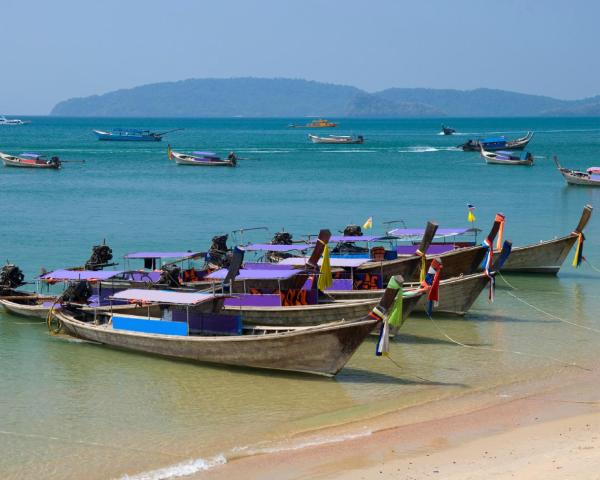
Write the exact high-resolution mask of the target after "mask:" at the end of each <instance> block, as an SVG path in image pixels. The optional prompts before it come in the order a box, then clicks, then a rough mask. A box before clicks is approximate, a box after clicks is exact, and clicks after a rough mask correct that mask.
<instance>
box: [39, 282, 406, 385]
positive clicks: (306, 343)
mask: <svg viewBox="0 0 600 480" xmlns="http://www.w3.org/2000/svg"><path fill="white" fill-rule="evenodd" d="M400 288H401V282H400ZM397 291H398V289H397V288H395V287H390V288H388V291H386V294H385V295H384V296H383V297H382V299H381V302H380V303H379V305H378V306H377V307H376V308H375V309H374V310H373V312H372V314H370V316H367V317H365V318H364V319H361V320H359V321H353V322H346V321H340V322H335V323H328V324H323V325H317V326H311V327H266V326H244V325H243V323H242V322H241V319H240V318H239V317H238V316H234V315H222V314H221V313H220V311H219V310H218V308H216V309H215V310H213V312H212V313H210V314H206V313H202V312H198V311H197V310H196V308H197V307H198V306H199V305H200V304H202V303H210V304H214V305H215V306H217V305H218V303H217V301H218V300H220V299H219V297H217V296H215V295H212V294H201V293H187V294H184V293H181V292H169V291H156V290H125V291H123V292H119V293H117V294H115V295H114V298H115V299H120V300H126V301H130V302H139V303H142V302H143V303H144V304H147V305H149V304H151V303H153V304H160V305H161V307H162V308H161V310H162V313H161V315H160V316H152V315H148V314H147V311H146V310H147V308H146V307H140V308H139V309H138V310H137V311H136V312H134V313H133V314H129V315H122V314H114V313H112V312H110V311H109V312H82V311H80V310H76V309H67V308H64V309H62V310H59V311H57V312H53V316H54V317H55V318H54V321H53V322H49V323H50V324H51V325H53V327H54V331H58V330H62V331H64V332H65V333H67V334H69V335H72V336H75V337H77V338H82V339H84V340H89V341H93V342H96V343H101V344H105V345H108V346H112V347H116V348H121V349H127V350H133V351H138V352H142V353H147V354H153V355H159V356H164V357H171V358H178V359H185V360H193V361H197V362H203V363H209V364H222V365H230V366H236V367H250V368H258V369H268V370H284V371H293V372H301V373H311V374H317V375H325V376H334V375H336V374H337V373H338V372H339V371H340V370H341V369H342V368H343V367H344V365H345V364H346V363H347V361H348V360H349V359H350V357H351V356H352V355H353V354H354V352H355V351H356V349H357V348H358V347H359V346H360V345H361V343H362V342H363V341H364V340H365V338H366V337H367V336H368V335H369V334H370V332H371V331H372V330H373V328H374V327H375V326H376V325H377V324H378V323H380V322H381V321H382V320H384V319H385V314H386V312H388V311H389V309H390V308H391V307H392V306H393V304H394V301H395V299H396V294H397ZM384 321H385V320H384ZM57 323H58V325H57Z"/></svg>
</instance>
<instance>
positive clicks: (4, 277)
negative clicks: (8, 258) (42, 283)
mask: <svg viewBox="0 0 600 480" xmlns="http://www.w3.org/2000/svg"><path fill="white" fill-rule="evenodd" d="M23 280H25V275H23V272H22V271H21V269H20V268H19V267H17V266H16V265H13V264H12V263H7V264H6V265H4V266H3V267H2V269H0V292H2V291H4V290H13V289H15V288H18V287H20V286H21V285H25V282H24V281H23Z"/></svg>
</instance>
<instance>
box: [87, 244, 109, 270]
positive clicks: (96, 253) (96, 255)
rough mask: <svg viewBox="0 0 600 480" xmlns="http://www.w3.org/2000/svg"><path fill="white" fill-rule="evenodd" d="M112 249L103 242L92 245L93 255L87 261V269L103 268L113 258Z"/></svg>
mask: <svg viewBox="0 0 600 480" xmlns="http://www.w3.org/2000/svg"><path fill="white" fill-rule="evenodd" d="M112 258H113V256H112V249H111V248H110V247H109V246H108V245H106V244H105V243H103V244H102V245H94V246H93V247H92V255H91V257H90V259H89V260H88V261H87V262H85V269H86V270H102V268H104V267H105V266H107V265H108V262H110V261H111V260H112Z"/></svg>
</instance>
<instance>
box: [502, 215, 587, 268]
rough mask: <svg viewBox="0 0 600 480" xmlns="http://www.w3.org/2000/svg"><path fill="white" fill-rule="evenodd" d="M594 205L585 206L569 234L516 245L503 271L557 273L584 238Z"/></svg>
mask: <svg viewBox="0 0 600 480" xmlns="http://www.w3.org/2000/svg"><path fill="white" fill-rule="evenodd" d="M592 210H593V208H592V206H591V205H586V206H585V207H584V208H583V212H582V213H581V217H580V219H579V223H578V224H577V226H576V227H575V230H573V232H571V233H570V234H569V235H565V236H563V237H559V238H555V239H553V240H545V241H540V242H539V243H534V244H532V245H526V246H523V247H514V248H513V249H512V252H511V254H510V257H509V258H508V259H507V260H506V262H505V263H504V265H503V266H502V268H501V269H500V270H501V271H502V272H514V273H549V274H553V275H556V274H557V273H558V271H559V270H560V268H561V266H562V264H563V263H564V261H565V259H566V258H567V255H568V254H569V252H570V251H571V249H572V248H573V245H575V243H576V242H577V241H579V240H580V239H581V241H582V239H583V230H584V229H585V227H586V225H587V224H588V222H589V220H590V218H591V216H592Z"/></svg>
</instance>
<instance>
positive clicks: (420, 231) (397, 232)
mask: <svg viewBox="0 0 600 480" xmlns="http://www.w3.org/2000/svg"><path fill="white" fill-rule="evenodd" d="M476 231H478V230H477V229H474V228H438V229H437V232H436V233H435V236H436V237H437V238H439V237H453V236H456V235H463V234H465V233H471V232H473V233H474V232H476ZM389 234H390V235H394V236H396V237H419V238H422V237H423V235H424V234H425V229H424V228H395V229H394V230H391V231H390V232H389Z"/></svg>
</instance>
